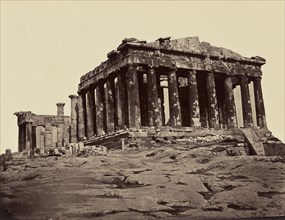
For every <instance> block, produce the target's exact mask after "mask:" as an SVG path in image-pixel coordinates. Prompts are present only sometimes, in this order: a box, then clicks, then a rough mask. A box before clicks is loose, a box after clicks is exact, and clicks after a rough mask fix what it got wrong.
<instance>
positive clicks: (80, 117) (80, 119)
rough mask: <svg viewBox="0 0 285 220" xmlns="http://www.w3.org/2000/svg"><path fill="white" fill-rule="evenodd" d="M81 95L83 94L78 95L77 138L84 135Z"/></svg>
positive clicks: (80, 138)
mask: <svg viewBox="0 0 285 220" xmlns="http://www.w3.org/2000/svg"><path fill="white" fill-rule="evenodd" d="M83 97H84V98H85V95H84V94H79V96H78V140H79V141H80V140H82V138H83V137H85V126H84V125H85V124H84V109H83V106H84V105H83Z"/></svg>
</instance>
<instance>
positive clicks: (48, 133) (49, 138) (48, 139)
mask: <svg viewBox="0 0 285 220" xmlns="http://www.w3.org/2000/svg"><path fill="white" fill-rule="evenodd" d="M44 140H45V147H51V146H52V125H51V123H50V122H47V123H45V138H44Z"/></svg>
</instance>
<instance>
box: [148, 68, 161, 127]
mask: <svg viewBox="0 0 285 220" xmlns="http://www.w3.org/2000/svg"><path fill="white" fill-rule="evenodd" d="M156 79H157V76H156V73H155V70H154V69H153V68H150V69H149V70H148V72H147V100H148V103H147V106H148V126H149V127H152V126H161V112H160V106H159V103H158V93H157V81H156Z"/></svg>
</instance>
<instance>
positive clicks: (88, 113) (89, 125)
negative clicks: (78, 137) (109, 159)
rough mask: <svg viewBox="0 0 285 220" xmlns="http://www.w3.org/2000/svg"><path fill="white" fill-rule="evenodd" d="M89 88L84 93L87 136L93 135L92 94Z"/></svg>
mask: <svg viewBox="0 0 285 220" xmlns="http://www.w3.org/2000/svg"><path fill="white" fill-rule="evenodd" d="M92 92H93V91H91V90H90V89H89V90H88V92H87V94H86V120H87V134H86V135H87V138H91V137H92V136H93V135H94V114H93V108H94V106H93V95H92Z"/></svg>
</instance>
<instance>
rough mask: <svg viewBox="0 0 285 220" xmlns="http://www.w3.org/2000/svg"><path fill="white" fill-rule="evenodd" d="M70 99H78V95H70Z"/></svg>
mask: <svg viewBox="0 0 285 220" xmlns="http://www.w3.org/2000/svg"><path fill="white" fill-rule="evenodd" d="M68 98H70V99H77V98H78V95H70V96H68Z"/></svg>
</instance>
